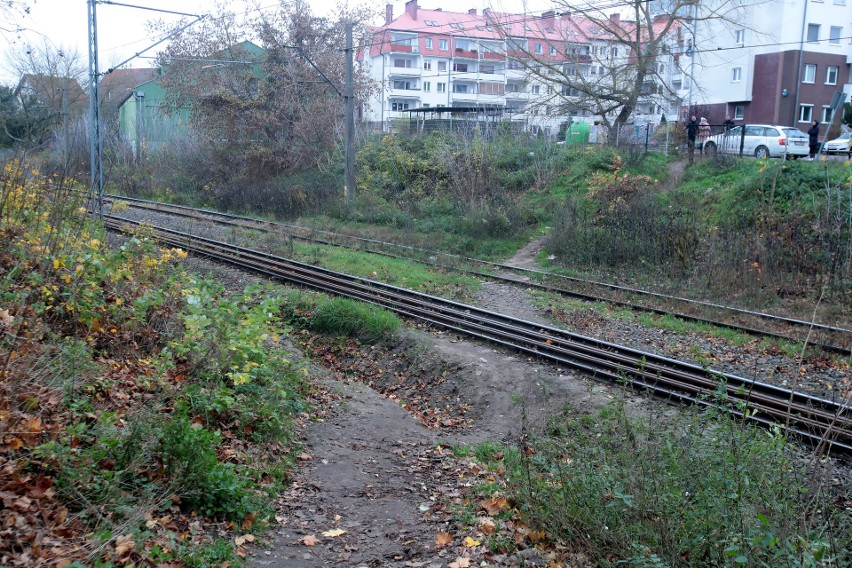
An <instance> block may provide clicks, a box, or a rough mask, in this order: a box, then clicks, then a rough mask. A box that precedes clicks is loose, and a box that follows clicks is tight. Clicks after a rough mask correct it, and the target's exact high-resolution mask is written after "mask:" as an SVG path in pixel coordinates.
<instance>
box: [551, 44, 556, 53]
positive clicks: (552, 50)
mask: <svg viewBox="0 0 852 568" xmlns="http://www.w3.org/2000/svg"><path fill="white" fill-rule="evenodd" d="M550 55H556V48H555V47H553V46H552V45H551V46H550Z"/></svg>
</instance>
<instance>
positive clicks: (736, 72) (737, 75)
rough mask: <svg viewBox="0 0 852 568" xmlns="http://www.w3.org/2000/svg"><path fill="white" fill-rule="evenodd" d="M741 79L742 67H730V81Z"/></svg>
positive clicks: (735, 81)
mask: <svg viewBox="0 0 852 568" xmlns="http://www.w3.org/2000/svg"><path fill="white" fill-rule="evenodd" d="M742 80H743V68H742V67H734V68H733V69H731V83H739V82H740V81H742Z"/></svg>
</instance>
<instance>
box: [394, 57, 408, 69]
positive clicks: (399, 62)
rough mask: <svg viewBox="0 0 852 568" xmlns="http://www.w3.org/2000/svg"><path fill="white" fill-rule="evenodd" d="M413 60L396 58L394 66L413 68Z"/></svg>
mask: <svg viewBox="0 0 852 568" xmlns="http://www.w3.org/2000/svg"><path fill="white" fill-rule="evenodd" d="M412 63H413V61H412V60H411V59H394V60H393V66H394V67H398V68H402V69H411V64H412Z"/></svg>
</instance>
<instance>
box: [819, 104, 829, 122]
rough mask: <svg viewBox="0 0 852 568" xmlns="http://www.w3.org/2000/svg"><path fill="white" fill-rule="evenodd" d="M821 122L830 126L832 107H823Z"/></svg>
mask: <svg viewBox="0 0 852 568" xmlns="http://www.w3.org/2000/svg"><path fill="white" fill-rule="evenodd" d="M821 122H822V123H823V124H828V123H829V122H831V107H830V106H824V107H822V120H821Z"/></svg>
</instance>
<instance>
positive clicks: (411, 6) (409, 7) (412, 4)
mask: <svg viewBox="0 0 852 568" xmlns="http://www.w3.org/2000/svg"><path fill="white" fill-rule="evenodd" d="M405 13H406V14H408V15H409V16H411V19H412V20H416V19H417V0H408V2H406V3H405Z"/></svg>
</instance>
